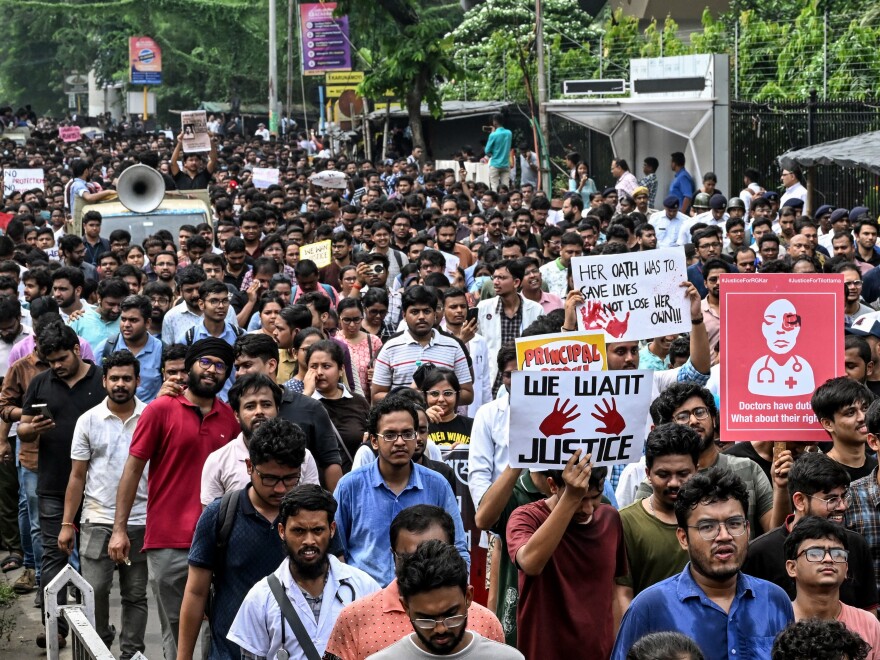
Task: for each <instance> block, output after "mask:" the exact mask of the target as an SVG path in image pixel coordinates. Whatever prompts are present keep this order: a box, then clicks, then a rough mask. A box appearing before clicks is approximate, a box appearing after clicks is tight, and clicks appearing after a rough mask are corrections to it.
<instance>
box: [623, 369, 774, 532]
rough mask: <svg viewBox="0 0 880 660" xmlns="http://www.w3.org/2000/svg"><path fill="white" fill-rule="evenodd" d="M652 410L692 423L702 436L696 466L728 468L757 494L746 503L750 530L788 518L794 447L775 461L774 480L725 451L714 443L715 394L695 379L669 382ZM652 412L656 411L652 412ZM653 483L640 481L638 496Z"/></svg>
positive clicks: (666, 417) (662, 421)
mask: <svg viewBox="0 0 880 660" xmlns="http://www.w3.org/2000/svg"><path fill="white" fill-rule="evenodd" d="M653 410H655V411H656V412H657V415H658V417H659V419H658V420H656V421H658V422H659V423H660V424H668V423H669V422H675V423H676V424H682V425H684V426H690V427H691V428H692V429H693V430H694V431H696V432H697V434H698V435H699V436H700V440H701V443H700V459H699V461H698V462H697V469H698V470H700V471H705V470H707V469H709V468H712V467H717V468H720V469H722V470H729V471H730V472H732V473H733V474H735V475H736V476H737V478H738V479H739V480H740V481H742V482H743V483H744V484H745V485H746V487H747V488H748V490H749V492H750V493H754V494H755V501H754V502H752V501H751V499H749V501H747V502H746V503H745V506H746V514H747V520H748V522H749V528H750V529H749V531H750V533H752V534H754V535H755V536H758V535H760V534H761V533H762V532H765V531H770V530H771V529H775V528H776V527H778V526H779V525H781V524H782V523H783V522H784V521H785V516H786V515H788V513H789V511H790V510H791V508H790V507H791V505H790V503H789V500H788V491H787V490H786V478H787V475H788V470H789V468H790V467H791V460H792V458H791V451H789V450H785V451H783V452H782V453H781V454H780V455H779V457H778V458H777V459H776V460H775V461H774V463H773V468H772V472H771V474H773V482H774V483H773V484H772V485H771V484H770V482H769V481H768V480H767V476H766V475H765V474H764V472H763V470H761V466H759V465H758V464H757V463H755V462H754V461H753V460H751V459H749V458H742V457H741V456H730V455H728V454H722V453H721V450H719V449H718V445H716V444H715V420H716V418H717V417H718V410H717V408H716V407H715V397H714V396H712V394H711V392H709V390H707V389H706V388H704V387H700V386H699V385H696V384H694V383H675V384H674V385H670V386H669V388H667V389H666V391H664V392H663V393H662V394H661V395H660V396H659V397H657V399H656V400H655V401H654V404H653ZM652 414H653V413H652ZM651 493H652V486H651V484H650V483H648V482H643V483H642V484H640V485H639V488H638V490H637V491H636V497H648V496H649V495H650V494H651Z"/></svg>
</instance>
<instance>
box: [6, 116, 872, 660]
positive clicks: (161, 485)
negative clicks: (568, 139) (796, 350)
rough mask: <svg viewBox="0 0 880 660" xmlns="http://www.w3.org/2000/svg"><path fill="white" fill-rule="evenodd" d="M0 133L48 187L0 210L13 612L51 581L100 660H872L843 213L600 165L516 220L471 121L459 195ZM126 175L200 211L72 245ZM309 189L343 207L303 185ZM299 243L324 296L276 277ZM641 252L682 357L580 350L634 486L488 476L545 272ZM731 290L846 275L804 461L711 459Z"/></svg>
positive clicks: (496, 150)
mask: <svg viewBox="0 0 880 660" xmlns="http://www.w3.org/2000/svg"><path fill="white" fill-rule="evenodd" d="M0 114H2V117H3V120H2V123H3V124H4V125H6V126H8V127H15V126H19V127H22V128H24V127H28V128H31V129H32V131H31V134H30V136H29V137H28V138H27V139H26V140H24V141H18V142H16V141H13V140H12V139H10V138H8V137H7V138H4V137H3V136H2V135H0V164H2V166H3V167H4V168H27V169H33V168H37V169H42V170H43V172H44V185H43V186H42V187H39V188H34V189H28V190H20V191H18V190H6V191H5V193H4V195H5V196H4V199H3V204H2V209H0V210H2V212H3V213H5V214H6V215H5V216H4V217H5V218H6V220H5V223H6V226H5V231H4V232H3V235H2V236H0V377H2V389H0V424H2V425H3V426H4V432H3V434H2V435H0V457H2V463H0V545H2V546H3V547H5V549H6V550H7V551H8V555H6V556H5V558H3V559H2V570H3V571H4V572H12V571H17V578H16V580H15V582H14V589H15V591H16V592H18V593H19V594H27V593H32V592H35V605H36V606H38V607H45V603H44V602H43V592H42V589H41V587H45V585H47V584H48V583H49V582H50V581H51V580H52V579H53V578H54V577H55V576H56V575H58V573H59V572H60V571H61V570H62V569H63V568H64V566H65V565H67V564H72V565H73V566H74V567H75V568H76V569H77V570H79V572H80V573H81V574H82V575H83V576H84V577H85V578H86V580H87V581H88V582H89V583H90V584H91V585H92V586H93V588H94V591H95V625H96V629H97V632H98V634H99V635H100V636H101V638H102V639H103V641H104V642H105V643H106V644H107V645H108V646H111V645H113V644H115V643H117V640H116V638H117V636H118V649H119V653H120V655H121V657H122V658H131V657H133V656H134V655H135V654H136V653H137V652H138V651H144V649H145V643H144V636H145V630H146V625H147V620H148V617H158V620H159V623H160V626H161V631H162V644H163V651H164V656H165V658H166V659H167V660H171V659H175V658H176V659H181V660H186V659H189V658H192V657H193V656H194V654H196V650H197V648H201V650H202V653H203V654H204V655H205V657H208V658H216V659H221V658H222V659H235V658H239V657H244V658H272V659H274V658H278V659H279V660H286V659H287V658H308V659H309V660H314V659H315V658H320V657H321V656H323V658H325V660H338V659H342V660H355V659H363V658H367V657H371V658H382V659H384V658H395V659H397V658H424V657H434V656H443V655H449V656H453V657H457V658H458V657H461V658H466V657H467V658H521V657H525V658H528V659H529V660H537V659H538V658H549V657H564V656H565V654H570V655H571V654H574V655H573V657H586V658H597V659H602V658H615V659H618V660H647V659H661V658H669V659H672V658H679V659H680V658H690V659H692V660H697V659H699V658H713V659H715V658H719V659H720V658H741V659H751V658H755V659H757V658H771V657H772V658H773V659H774V660H788V659H792V660H793V659H799V660H802V659H809V658H816V659H817V660H818V659H821V660H835V659H837V658H840V659H843V658H847V659H850V660H854V659H856V658H880V622H878V621H877V618H876V611H877V605H878V583H877V579H878V575H880V509H878V504H877V503H878V502H880V481H878V468H877V459H876V456H875V454H876V451H877V450H878V449H880V402H878V401H875V393H880V389H878V388H880V355H878V346H880V312H877V311H875V309H876V305H877V304H878V299H880V250H878V248H877V246H876V241H877V221H876V218H875V217H874V216H873V215H872V211H871V210H869V209H868V208H867V207H864V206H856V207H855V208H852V209H844V208H834V207H831V206H822V207H819V208H818V209H816V210H815V211H814V212H812V213H811V214H810V215H807V214H806V212H805V208H806V207H808V205H807V204H806V202H807V192H806V189H804V187H803V186H802V185H801V183H800V182H799V179H800V173H799V172H797V171H794V170H789V169H783V170H782V171H781V172H779V173H778V175H779V176H780V185H778V186H777V185H776V182H775V181H772V180H770V177H765V176H762V174H761V172H759V171H757V170H748V171H747V173H746V177H745V180H744V181H743V189H742V191H732V194H731V195H730V196H725V195H724V194H723V193H722V192H721V191H720V190H719V189H718V187H717V186H718V181H717V180H716V177H715V176H714V175H713V174H712V173H711V172H709V173H705V174H704V175H703V176H702V177H701V179H702V181H701V182H700V183H698V182H696V181H695V180H694V178H693V177H692V175H691V174H690V173H689V172H688V170H687V163H686V159H685V157H684V155H683V154H681V153H673V154H670V155H669V156H668V160H667V163H668V167H669V168H670V170H671V172H672V177H671V178H672V183H671V184H670V186H669V189H668V191H663V190H659V189H658V188H659V185H658V178H657V172H658V170H659V168H660V167H661V165H660V161H659V160H658V159H657V158H654V157H649V158H646V159H645V160H644V163H643V164H642V176H638V175H636V174H634V173H633V172H632V171H631V167H630V165H629V164H628V163H627V162H626V161H624V160H623V159H615V160H614V161H612V162H611V163H610V169H609V172H608V174H607V175H603V176H601V177H596V178H601V179H602V180H605V179H607V180H608V182H609V183H611V185H610V186H609V187H607V188H604V189H601V187H600V186H597V185H596V182H595V179H594V176H595V175H594V174H593V173H592V172H591V169H590V166H589V164H588V163H587V162H585V160H584V159H582V158H581V156H580V155H579V154H577V153H574V152H571V153H569V154H567V156H566V160H567V165H568V167H569V169H570V173H569V178H568V182H567V183H568V185H567V186H565V188H566V189H565V190H554V191H553V192H548V191H544V190H541V186H540V185H539V182H540V179H541V175H542V173H541V172H540V170H539V167H538V159H537V158H536V157H535V154H534V152H533V151H532V150H531V149H530V148H529V146H528V145H514V144H513V143H512V142H513V140H512V134H511V132H510V131H509V130H508V129H507V128H505V127H504V118H503V117H502V116H500V115H497V116H495V117H494V118H493V132H492V133H491V135H490V136H489V139H488V141H487V143H486V145H485V149H484V153H483V154H479V155H480V157H481V159H482V160H483V162H485V163H487V164H488V171H489V180H488V181H486V182H476V181H474V180H473V178H472V177H470V176H469V175H468V174H467V170H466V169H465V168H464V167H461V168H459V169H457V170H444V169H438V168H437V167H435V164H434V162H432V161H431V160H429V159H427V157H426V155H425V154H424V153H423V151H422V150H421V149H420V148H414V149H412V150H411V151H410V153H403V154H396V155H394V157H392V158H389V159H387V160H384V161H381V162H370V161H366V160H358V159H351V158H347V157H345V156H343V155H338V154H336V153H334V151H333V148H332V146H331V145H330V143H329V142H327V143H323V142H322V140H321V139H320V138H319V137H318V136H317V135H315V134H314V133H309V134H306V133H299V134H293V133H291V134H288V135H286V136H285V137H284V139H276V138H275V137H271V136H268V132H266V131H262V130H260V131H259V132H258V134H257V135H256V136H254V137H253V138H250V137H247V136H245V135H243V134H242V133H241V132H229V133H227V132H226V131H222V133H223V135H215V136H214V137H213V141H212V145H213V146H212V149H211V151H210V152H209V153H206V154H192V153H183V150H182V149H181V140H182V134H181V135H180V136H175V137H169V136H168V135H166V134H164V133H158V134H146V133H142V134H136V133H134V132H130V131H129V132H116V131H114V130H112V128H111V127H108V130H106V131H105V132H104V133H103V134H102V136H101V137H99V138H97V139H94V140H90V139H87V138H84V139H82V140H80V141H77V142H73V143H65V142H62V141H61V139H60V138H59V137H58V135H57V132H56V131H54V130H53V128H52V127H51V125H48V124H46V123H45V122H38V121H31V120H30V119H29V114H30V113H29V111H28V110H25V111H22V112H21V113H12V112H11V110H10V111H9V112H6V111H4V112H2V113H0ZM217 128H219V127H217ZM260 128H263V127H260ZM218 132H220V131H218ZM468 159H476V158H475V157H474V156H473V154H472V153H471V152H470V150H469V149H464V150H463V151H462V153H461V154H459V155H457V158H456V160H459V162H461V161H462V160H468ZM137 163H140V164H145V165H148V166H150V167H152V168H154V169H156V170H158V171H159V172H160V173H161V174H162V175H163V179H164V181H165V188H166V191H168V192H173V191H175V190H177V191H187V190H193V189H205V190H206V191H207V193H208V195H209V197H210V200H211V208H212V218H211V221H210V222H205V223H203V224H199V225H197V226H192V225H183V226H180V227H177V228H175V231H169V230H168V229H167V228H163V227H161V226H154V227H153V228H152V233H150V235H149V236H147V238H146V239H144V240H143V241H142V242H140V243H136V242H132V237H131V235H130V233H129V232H127V231H125V230H114V231H112V232H109V233H108V232H106V231H104V230H102V223H103V216H102V214H101V202H103V201H105V200H112V199H115V197H116V194H115V192H114V191H115V189H116V184H117V181H118V179H119V176H120V175H121V174H122V173H123V172H124V171H125V170H126V169H127V168H128V167H130V166H132V165H134V164H137ZM462 164H463V163H462ZM255 168H277V169H278V170H279V183H278V184H272V185H268V186H267V187H260V188H258V187H256V186H255V183H254V180H253V174H254V169H255ZM325 170H338V171H339V172H342V173H344V174H345V175H346V179H347V183H346V184H344V185H345V187H344V188H340V189H333V188H323V189H322V188H320V187H317V186H315V185H313V183H312V182H311V181H310V179H309V176H310V175H311V174H313V173H315V172H322V171H325ZM78 198H79V199H81V200H82V201H83V202H85V203H86V204H88V205H89V209H90V210H89V211H88V212H87V213H86V214H85V215H84V216H83V217H82V221H81V226H82V234H81V235H77V234H75V233H73V232H72V230H71V227H72V222H71V213H72V209H73V208H74V206H75V202H76V201H77V199H78ZM874 211H876V209H875V210H874ZM322 241H330V244H331V261H330V263H329V264H328V265H321V267H320V268H319V267H318V264H316V263H315V261H313V260H310V259H300V253H301V250H302V248H303V247H304V246H309V245H312V244H315V243H320V242H322ZM658 247H672V248H679V249H681V250H683V251H684V253H685V255H686V258H687V262H688V266H689V268H688V281H686V282H682V283H681V290H682V294H681V299H680V301H679V303H678V304H679V305H681V306H682V307H685V306H687V307H689V309H690V313H691V317H692V319H693V320H692V323H693V327H692V331H691V332H690V333H689V334H687V335H681V336H665V337H656V338H652V339H648V340H646V341H642V342H638V341H627V342H616V343H610V344H608V349H607V356H608V357H607V360H608V365H607V366H608V369H610V370H628V369H639V368H642V369H651V370H654V372H655V380H654V382H655V390H656V391H655V394H656V398H655V399H654V401H653V403H652V406H651V427H652V430H651V432H650V434H649V435H648V438H647V441H646V445H645V454H644V457H643V458H642V460H641V461H640V462H638V463H634V464H630V465H625V466H624V465H621V466H613V467H612V468H606V467H598V466H594V465H593V464H592V463H591V462H590V456H588V455H586V456H585V455H582V454H581V452H580V451H578V452H577V453H576V454H575V455H574V456H573V457H572V458H571V460H569V461H568V463H567V464H566V465H565V466H564V468H563V466H560V469H558V470H547V471H538V470H523V469H516V468H512V467H510V466H509V464H508V463H509V461H508V446H509V437H510V433H511V429H510V428H509V419H510V403H509V396H508V390H509V387H510V382H511V373H512V372H513V371H516V369H517V359H516V352H515V350H514V340H516V339H518V338H520V337H527V336H532V335H543V334H550V333H566V332H571V331H574V330H575V329H576V327H577V325H576V316H575V314H576V309H577V307H578V305H580V304H581V303H583V302H584V297H583V295H582V294H581V292H580V291H579V290H577V289H575V288H573V286H572V281H571V274H570V264H571V261H572V259H573V258H575V257H580V256H600V255H615V254H623V253H626V252H630V251H642V250H653V249H656V248H658ZM755 272H763V273H819V272H826V273H842V274H843V275H844V279H845V282H846V296H845V301H844V302H845V309H844V314H843V315H842V316H845V318H846V322H847V327H846V332H847V338H846V342H845V349H846V372H847V373H846V376H841V377H839V378H835V379H832V380H829V381H828V382H825V383H821V384H817V385H818V386H817V389H816V391H815V392H814V393H813V396H812V407H813V411H814V412H815V414H816V417H817V418H818V419H819V421H820V422H821V424H822V426H823V427H824V428H825V430H826V431H827V433H828V442H827V443H826V444H823V445H822V446H821V447H815V446H812V445H807V444H804V443H799V444H798V443H789V445H788V447H787V448H785V449H783V450H782V451H774V447H773V443H770V442H764V441H762V439H761V438H760V436H756V438H755V441H754V442H745V443H737V444H722V443H721V442H720V441H719V439H718V421H719V411H718V401H719V397H718V393H719V388H720V387H721V384H720V379H719V372H718V368H719V364H720V361H721V360H722V359H723V356H722V354H721V351H720V345H719V331H720V330H719V329H720V321H721V319H720V314H721V311H720V308H719V275H720V274H724V273H746V274H748V273H755ZM749 340H750V339H749V338H748V337H742V338H738V341H749ZM875 365H876V366H877V367H878V368H876V369H875ZM462 449H464V450H466V451H467V460H466V465H465V466H462V465H460V461H452V460H450V461H449V463H447V462H444V458H448V457H449V456H451V452H455V451H459V450H462ZM777 449H778V448H777ZM459 481H460V482H462V483H464V484H466V489H465V491H464V493H465V495H464V496H465V497H467V498H469V499H470V501H471V502H472V505H473V509H474V511H475V514H474V516H473V521H469V520H466V519H465V518H464V517H463V511H464V507H463V506H462V504H461V500H462V495H461V493H460V492H459V491H458V490H457V482H459ZM481 530H482V531H481ZM477 547H480V548H484V549H486V550H487V553H486V555H485V557H486V558H485V559H484V555H483V554H482V552H481V554H480V555H479V561H480V562H481V563H482V564H483V565H482V566H480V567H479V568H480V570H479V571H473V570H472V564H473V563H474V562H475V561H477V558H476V555H474V549H475V548H477ZM114 575H118V580H117V584H118V589H119V592H120V596H121V603H122V607H121V617H120V618H119V620H111V619H113V618H114V617H111V613H110V592H111V590H112V589H113V588H114V587H113V584H114ZM475 575H479V576H484V577H481V578H480V581H481V582H482V583H481V584H477V583H476V582H475V577H474V576H475ZM483 581H484V582H483ZM148 587H149V588H150V589H151V590H152V594H153V598H152V600H151V599H148V597H147V589H148ZM475 587H478V589H475ZM478 594H488V596H487V597H486V598H485V602H482V603H480V602H478V600H483V598H480V597H478ZM58 598H59V602H66V600H67V598H68V593H67V591H66V590H65V591H62V592H61V593H60V594H59V596H58ZM150 604H154V605H153V606H152V607H151V606H150ZM68 635H69V631H68V630H67V623H66V620H65V619H64V618H63V617H61V618H59V619H58V643H59V645H60V646H64V645H65V644H66V643H67V637H68ZM36 643H37V645H38V646H41V647H45V646H46V643H47V640H46V637H45V634H43V635H41V636H40V637H38V638H37V640H36Z"/></svg>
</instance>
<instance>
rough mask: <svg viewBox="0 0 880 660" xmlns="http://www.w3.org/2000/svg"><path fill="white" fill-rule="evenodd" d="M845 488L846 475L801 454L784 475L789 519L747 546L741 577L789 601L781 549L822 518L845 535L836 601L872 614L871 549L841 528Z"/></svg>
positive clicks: (791, 585)
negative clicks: (776, 589)
mask: <svg viewBox="0 0 880 660" xmlns="http://www.w3.org/2000/svg"><path fill="white" fill-rule="evenodd" d="M849 483H850V478H849V474H848V473H847V471H846V470H844V469H843V468H842V467H841V466H840V465H838V464H837V463H836V462H835V461H833V460H832V459H830V458H828V456H826V455H825V454H820V453H818V452H817V453H809V452H808V453H804V454H801V455H800V456H799V457H798V458H797V460H795V462H794V464H793V465H792V466H791V470H790V471H789V473H788V492H789V494H790V495H791V500H792V506H793V507H794V513H793V514H791V515H790V516H788V517H787V518H786V519H785V522H784V523H783V524H782V525H781V526H779V527H777V528H776V529H774V530H772V531H770V532H767V533H766V534H762V535H761V536H759V537H758V538H756V539H755V540H753V541H752V542H751V543H750V544H749V554H748V557H747V558H746V563H745V564H744V565H743V572H745V573H747V574H749V575H754V576H755V577H759V578H761V579H763V580H768V581H770V582H772V583H773V584H776V585H779V586H780V587H782V588H783V589H784V590H785V592H786V593H787V594H788V597H789V598H790V599H792V600H794V597H795V595H796V594H799V593H800V590H799V589H798V590H797V591H796V590H795V582H794V580H793V579H792V578H793V577H794V576H793V575H791V573H790V571H787V567H786V561H785V559H786V557H785V553H784V551H783V546H784V545H785V544H787V543H788V538H789V537H790V536H791V535H792V534H793V530H794V529H796V528H797V527H798V526H799V525H800V524H801V523H802V522H803V521H807V520H815V519H816V518H824V519H826V520H828V521H829V523H832V524H835V527H836V528H837V529H838V530H840V532H842V533H844V534H845V537H846V546H847V547H848V548H849V551H850V561H849V576H850V578H852V579H850V580H847V581H846V582H844V583H843V584H842V585H839V586H840V600H841V601H843V602H844V603H847V604H848V605H852V606H853V607H858V608H860V609H863V610H868V611H871V612H873V611H875V610H876V609H877V584H876V582H875V579H874V565H873V563H872V561H871V549H870V548H869V547H868V544H867V542H866V541H865V539H864V538H863V537H862V536H861V535H860V534H857V533H856V532H853V531H851V530H848V529H846V528H845V527H844V526H843V515H844V513H845V512H846V507H847V506H848V505H849V503H850V501H851V497H850V494H849ZM844 573H846V571H844Z"/></svg>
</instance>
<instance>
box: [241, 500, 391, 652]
mask: <svg viewBox="0 0 880 660" xmlns="http://www.w3.org/2000/svg"><path fill="white" fill-rule="evenodd" d="M335 513H336V500H334V499H333V496H332V495H331V494H330V493H328V492H327V491H326V490H324V489H323V488H321V487H320V486H316V485H312V484H308V485H302V486H299V487H298V488H296V489H294V490H293V491H291V492H290V493H288V494H287V495H286V496H285V497H284V499H283V500H282V502H281V509H280V513H279V518H278V534H279V536H280V537H281V540H282V541H283V542H284V546H285V550H286V551H287V555H288V556H287V559H285V560H284V561H282V562H281V565H280V566H279V567H278V568H277V569H276V570H275V572H274V573H272V574H270V575H269V576H268V577H265V578H263V579H262V580H260V581H259V582H257V584H256V585H254V587H253V588H252V589H251V590H250V591H249V592H248V594H247V596H246V597H245V599H244V602H243V603H242V604H241V608H240V609H239V610H238V614H236V615H235V620H234V621H233V622H232V626H231V627H230V629H229V634H228V635H227V636H226V637H227V639H228V640H230V641H231V642H234V643H235V644H238V646H240V647H241V657H244V658H291V657H293V658H302V657H318V656H320V655H322V654H323V653H324V649H325V648H326V646H327V641H328V639H329V638H330V632H331V631H332V630H333V625H334V624H335V623H336V618H337V617H338V616H339V613H340V612H341V611H342V608H343V607H345V606H346V605H349V604H351V603H352V602H354V601H355V600H357V599H358V598H363V597H364V596H367V595H369V594H372V593H374V592H376V591H378V590H379V585H378V584H377V583H376V581H375V580H374V579H373V578H371V577H370V576H369V575H367V574H366V573H364V572H363V571H362V570H360V569H358V568H355V567H354V566H351V565H349V564H344V563H342V562H341V561H339V560H338V559H337V558H336V557H334V556H333V555H331V554H330V553H329V552H328V549H329V547H330V542H331V540H332V538H333V537H334V536H335V535H336V523H335V522H334V521H333V516H334V515H335ZM386 552H387V550H386ZM290 617H297V618H298V619H299V622H300V624H301V626H300V627H302V628H305V633H306V635H304V636H303V639H302V640H300V639H299V636H298V635H296V634H294V633H293V632H292V630H291V624H290V623H288V621H289V620H290Z"/></svg>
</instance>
